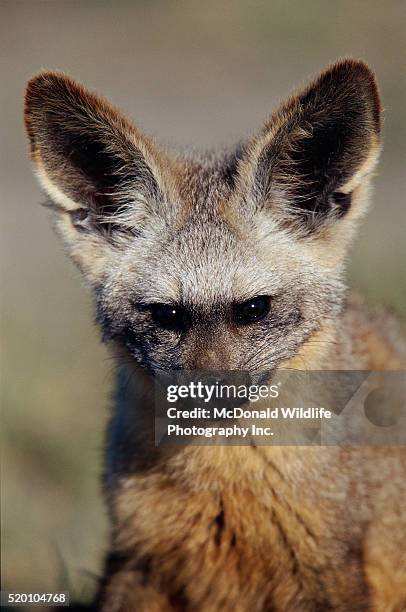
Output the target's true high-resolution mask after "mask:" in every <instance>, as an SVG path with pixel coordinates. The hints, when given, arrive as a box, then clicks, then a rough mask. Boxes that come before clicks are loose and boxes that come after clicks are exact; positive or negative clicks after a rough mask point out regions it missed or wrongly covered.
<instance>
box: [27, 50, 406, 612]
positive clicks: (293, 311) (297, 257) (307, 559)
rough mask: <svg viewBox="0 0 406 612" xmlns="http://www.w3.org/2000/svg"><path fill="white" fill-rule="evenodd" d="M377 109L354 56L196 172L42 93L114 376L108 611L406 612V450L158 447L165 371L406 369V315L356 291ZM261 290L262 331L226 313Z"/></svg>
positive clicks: (50, 184)
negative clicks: (351, 267)
mask: <svg viewBox="0 0 406 612" xmlns="http://www.w3.org/2000/svg"><path fill="white" fill-rule="evenodd" d="M380 113H381V106H380V100H379V94H378V90H377V86H376V83H375V79H374V76H373V74H372V73H371V71H370V70H369V68H368V67H367V66H366V65H365V64H363V63H362V62H357V61H354V60H342V61H340V62H338V63H337V64H334V65H333V66H331V67H330V68H329V69H327V70H326V71H325V72H324V73H322V75H320V77H318V79H316V80H315V81H313V82H312V83H310V85H308V86H307V87H305V88H304V89H303V90H300V91H298V92H296V93H295V95H293V96H292V97H291V98H289V99H288V101H287V102H286V103H284V104H282V106H281V107H280V108H279V109H278V110H277V111H276V112H275V113H274V114H273V115H272V116H271V118H270V120H269V121H268V122H267V123H266V124H265V125H264V126H263V128H262V130H261V131H260V132H259V133H258V134H257V135H256V136H255V137H254V138H252V139H251V140H250V141H249V143H245V144H244V146H243V147H242V148H241V149H237V150H236V151H234V152H233V153H232V154H231V155H229V154H226V155H224V156H220V157H218V158H214V159H212V158H208V157H204V156H203V157H202V158H201V159H200V158H195V159H189V158H181V157H176V156H174V155H173V154H170V153H163V152H161V151H160V150H159V149H158V147H157V145H156V144H155V143H153V142H152V140H150V139H149V138H148V137H146V136H145V135H144V134H143V133H142V132H141V131H140V130H139V129H138V128H136V127H135V126H134V125H133V124H131V123H129V122H128V121H127V120H126V119H124V118H123V117H122V116H121V114H120V112H119V111H118V110H117V109H115V108H114V107H112V106H110V105H109V103H108V102H106V101H105V100H104V99H102V98H100V97H98V96H96V95H95V94H91V93H89V92H87V90H85V89H84V88H83V86H81V85H79V84H78V83H76V82H75V81H74V80H73V79H71V78H70V77H67V76H66V75H61V74H58V73H43V74H41V75H39V76H38V77H34V79H32V80H31V81H30V83H29V86H28V90H27V98H26V125H27V130H28V135H29V138H30V144H31V154H32V158H33V161H34V164H35V166H36V172H37V174H38V177H39V180H40V182H41V184H42V186H43V187H44V189H45V191H46V192H47V194H48V195H49V197H50V198H51V200H52V204H51V206H52V208H53V216H54V222H55V225H56V229H57V231H58V233H59V234H60V236H61V237H62V240H63V242H64V244H65V246H66V248H67V250H68V252H69V254H70V256H71V257H72V259H73V260H74V261H75V263H76V264H77V265H78V267H79V268H80V269H81V270H82V272H83V274H84V277H85V279H86V280H87V282H88V283H89V285H90V286H91V287H92V288H94V290H95V301H96V307H97V317H98V321H99V323H100V325H101V326H102V328H103V333H104V338H105V340H106V342H109V343H110V347H111V349H112V351H113V353H114V355H115V357H116V359H117V361H118V363H120V364H122V367H121V371H120V377H121V378H120V381H119V384H118V393H117V401H116V405H115V409H114V413H113V416H112V419H111V423H110V425H109V431H108V436H107V447H108V448H107V452H106V456H107V458H106V467H105V476H104V487H105V494H106V499H107V503H108V507H109V511H110V516H111V522H112V539H111V547H110V551H109V555H108V557H107V560H106V567H105V573H104V576H103V577H102V579H101V584H100V589H99V592H98V595H97V602H96V607H97V609H99V610H101V612H176V611H184V612H200V611H201V612H223V611H224V612H227V611H230V612H231V611H232V612H327V611H329V610H335V611H337V612H401V611H403V610H406V511H405V508H406V478H405V476H406V453H405V450H404V449H403V448H369V447H363V448H361V447H360V448H357V447H353V448H340V447H339V446H336V447H333V446H331V447H316V448H314V447H303V446H296V447H293V446H256V445H255V444H254V441H253V443H252V445H251V446H241V447H238V446H211V447H210V446H207V447H199V446H186V447H175V448H165V447H162V446H159V447H157V446H155V439H154V418H153V417H154V408H155V407H154V401H153V400H154V387H153V376H154V374H155V373H156V372H159V371H162V370H163V371H168V370H169V371H170V370H172V369H176V370H179V369H180V370H188V369H192V370H195V369H198V370H200V369H201V370H209V371H210V370H216V369H217V370H247V371H249V372H250V374H252V375H253V376H258V375H260V374H263V372H264V371H265V372H267V373H269V372H270V371H272V372H273V371H276V368H279V369H286V370H293V371H294V370H297V369H299V370H384V369H395V370H398V369H402V368H403V369H404V368H406V343H405V342H404V340H402V339H401V330H400V327H399V326H398V324H397V322H396V320H395V319H394V318H393V317H391V316H390V315H388V314H387V313H386V312H385V311H383V310H379V309H377V310H370V309H369V308H368V307H367V306H366V304H365V303H364V302H363V301H362V300H361V299H360V298H349V299H347V300H346V299H345V285H344V281H343V273H344V270H345V260H346V256H347V252H348V249H349V247H350V245H351V243H352V241H353V238H354V235H355V231H356V228H357V225H358V222H359V220H360V219H361V218H362V216H363V215H364V214H365V212H366V210H367V208H368V201H369V189H370V178H371V175H372V173H373V171H374V168H375V165H376V162H377V159H378V156H379V152H380V144H381V143H380ZM332 134H333V136H332ZM83 143H84V144H83ZM92 146H93V149H92V148H91V147H92ZM89 148H90V150H91V151H93V153H91V154H88V153H87V151H88V150H89ZM264 295H265V296H271V297H272V300H271V308H270V312H269V313H268V319H267V325H266V326H265V325H262V327H261V325H259V324H258V325H247V326H239V325H238V324H237V323H236V322H235V321H234V320H233V319H232V307H233V305H235V304H240V303H241V302H244V301H245V300H249V299H251V298H252V297H253V296H264ZM161 303H163V304H170V305H175V306H176V307H179V305H181V306H182V308H186V312H187V313H189V314H190V313H192V314H193V316H194V317H195V319H193V324H192V325H191V326H190V327H188V328H187V329H186V328H185V329H184V330H183V331H182V337H181V335H180V332H179V334H178V335H176V333H174V332H173V330H172V331H170V330H169V331H168V329H166V330H164V331H163V330H162V329H160V328H159V326H158V327H157V325H156V324H154V321H153V320H151V312H152V311H151V312H150V310H149V309H150V308H151V305H156V304H161ZM188 308H189V310H187V309H188ZM230 308H231V310H230ZM148 313H149V314H148ZM196 313H197V314H196ZM190 316H191V317H192V315H190ZM191 320H192V319H191Z"/></svg>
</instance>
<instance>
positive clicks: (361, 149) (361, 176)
mask: <svg viewBox="0 0 406 612" xmlns="http://www.w3.org/2000/svg"><path fill="white" fill-rule="evenodd" d="M380 123H381V105H380V100H379V94H378V89H377V85H376V82H375V78H374V75H373V73H372V72H371V70H370V69H369V68H368V66H366V65H365V64H364V63H363V62H360V61H355V60H341V61H339V62H338V63H336V64H334V65H333V66H331V67H330V68H328V69H327V70H326V71H325V72H323V73H322V74H321V75H320V76H319V77H318V78H317V79H316V80H315V81H313V82H312V83H310V85H309V86H308V87H306V88H305V89H304V90H302V91H299V92H298V93H297V94H296V95H294V96H292V97H291V98H290V99H289V100H288V101H287V102H286V103H285V104H283V105H282V106H281V107H280V108H279V109H278V110H277V111H276V112H275V113H274V114H273V116H272V117H271V119H270V121H268V122H267V123H266V125H265V126H264V128H263V130H262V131H261V133H260V134H259V135H258V137H256V138H255V139H254V141H253V142H252V143H251V146H250V147H249V149H248V154H247V155H246V157H245V159H243V160H242V162H241V166H240V171H239V183H240V188H241V189H243V190H245V196H246V198H247V200H249V201H250V202H251V205H253V206H254V207H255V208H256V210H258V208H259V209H266V210H268V211H272V212H273V213H274V218H275V219H276V220H278V221H279V222H280V223H281V224H282V225H284V226H288V227H294V228H295V231H297V233H298V234H299V235H300V232H301V233H302V234H305V235H310V234H312V233H314V232H318V233H320V231H319V230H322V229H326V228H327V227H331V225H332V224H333V223H334V222H335V221H337V220H338V219H343V218H345V217H346V216H347V215H349V216H351V217H354V216H359V214H360V212H361V211H362V210H361V209H362V208H363V206H362V205H361V204H359V200H360V196H361V195H362V193H361V192H364V191H365V190H363V187H365V185H366V184H367V183H368V177H369V175H370V174H371V172H372V170H373V169H374V167H375V164H376V161H377V159H378V154H379V150H380ZM364 195H365V194H364ZM361 199H364V198H361Z"/></svg>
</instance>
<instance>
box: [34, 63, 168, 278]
mask: <svg viewBox="0 0 406 612" xmlns="http://www.w3.org/2000/svg"><path fill="white" fill-rule="evenodd" d="M25 123H26V128H27V132H28V137H29V141H30V146H31V156H32V159H33V162H34V165H35V169H36V172H37V175H38V178H39V180H40V183H41V185H42V187H43V188H44V190H45V191H46V192H47V194H48V196H49V197H50V201H51V202H50V204H51V206H52V207H53V208H54V210H55V219H56V227H57V230H58V231H59V233H60V234H62V237H63V239H64V241H65V243H66V245H67V246H68V250H69V251H70V254H71V255H72V257H73V258H74V260H75V261H76V263H77V264H78V265H79V267H80V268H82V270H84V271H85V272H86V273H87V275H88V276H97V268H98V267H99V268H102V267H103V265H104V262H103V261H102V260H103V256H104V255H105V254H106V252H107V251H108V249H109V248H110V247H111V246H112V244H114V239H115V238H116V237H117V235H118V234H120V235H121V236H122V235H123V232H124V233H126V232H127V233H129V232H133V233H136V232H137V231H138V230H139V226H141V225H142V223H143V219H144V217H145V215H146V213H147V211H148V210H151V209H153V208H154V207H155V206H158V205H159V203H160V202H161V201H162V200H163V199H164V198H165V168H166V167H167V164H166V163H165V160H164V158H163V155H162V154H161V153H159V152H158V151H157V150H156V148H155V146H154V145H153V143H152V142H151V141H150V140H149V139H148V138H147V137H146V136H144V135H143V134H142V133H141V132H140V131H139V130H138V129H137V128H136V127H135V126H134V125H132V124H131V123H130V122H129V121H127V120H126V119H125V118H124V117H123V116H122V114H121V113H120V112H119V111H118V110H117V109H115V108H114V107H113V106H112V105H111V104H109V103H108V102H107V101H106V100H104V99H103V98H101V97H99V96H97V95H95V94H93V93H91V92H89V91H87V90H86V89H85V88H84V87H83V86H82V85H80V84H79V83H77V82H76V81H75V80H73V79H71V78H69V77H68V76H66V75H64V74H61V73H55V72H44V73H41V74H39V75H38V76H36V77H34V78H33V79H31V80H30V81H29V83H28V86H27V92H26V98H25Z"/></svg>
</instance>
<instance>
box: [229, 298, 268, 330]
mask: <svg viewBox="0 0 406 612" xmlns="http://www.w3.org/2000/svg"><path fill="white" fill-rule="evenodd" d="M270 306H271V298H270V297H269V295H258V296H257V297H254V298H251V299H250V300H247V301H246V302H241V303H240V304H234V306H233V317H234V321H235V323H237V325H249V324H250V323H256V322H257V321H260V320H261V319H263V318H264V317H266V315H267V314H268V312H269V309H270Z"/></svg>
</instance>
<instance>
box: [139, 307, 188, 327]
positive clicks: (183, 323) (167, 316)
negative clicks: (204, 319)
mask: <svg viewBox="0 0 406 612" xmlns="http://www.w3.org/2000/svg"><path fill="white" fill-rule="evenodd" d="M148 308H149V311H150V312H151V316H152V319H153V321H154V322H155V323H156V324H157V325H159V327H162V329H167V330H171V331H178V332H181V331H187V329H188V328H189V327H190V315H189V313H188V311H187V310H186V308H184V307H183V306H179V305H178V304H150V306H149V307H148Z"/></svg>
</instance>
